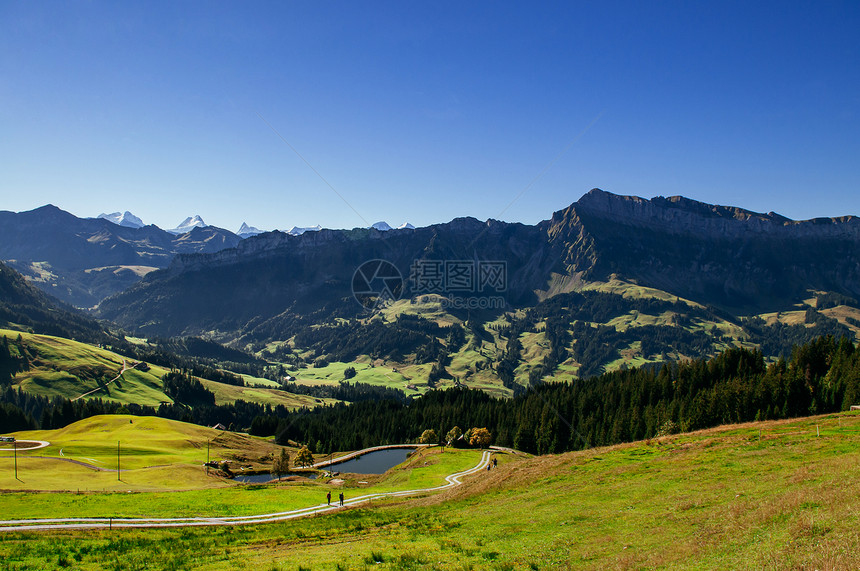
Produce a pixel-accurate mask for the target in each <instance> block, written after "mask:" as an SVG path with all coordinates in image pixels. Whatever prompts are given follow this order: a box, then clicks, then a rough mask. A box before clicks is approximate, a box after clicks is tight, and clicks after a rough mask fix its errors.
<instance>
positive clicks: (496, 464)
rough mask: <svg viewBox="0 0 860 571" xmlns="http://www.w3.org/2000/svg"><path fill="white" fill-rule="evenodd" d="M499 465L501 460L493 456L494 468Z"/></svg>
mask: <svg viewBox="0 0 860 571" xmlns="http://www.w3.org/2000/svg"><path fill="white" fill-rule="evenodd" d="M498 465H499V461H498V460H497V459H496V458H493V468H495V467H496V466H498Z"/></svg>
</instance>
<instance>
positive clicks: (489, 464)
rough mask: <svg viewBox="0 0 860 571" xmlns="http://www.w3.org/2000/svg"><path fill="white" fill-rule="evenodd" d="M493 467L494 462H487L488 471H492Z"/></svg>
mask: <svg viewBox="0 0 860 571" xmlns="http://www.w3.org/2000/svg"><path fill="white" fill-rule="evenodd" d="M492 467H493V463H492V462H487V472H489V471H490V468H492Z"/></svg>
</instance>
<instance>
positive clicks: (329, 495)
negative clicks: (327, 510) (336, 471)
mask: <svg viewBox="0 0 860 571" xmlns="http://www.w3.org/2000/svg"><path fill="white" fill-rule="evenodd" d="M325 499H326V501H327V502H328V505H331V492H329V493H327V494H326V495H325Z"/></svg>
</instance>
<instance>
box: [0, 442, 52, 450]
mask: <svg viewBox="0 0 860 571" xmlns="http://www.w3.org/2000/svg"><path fill="white" fill-rule="evenodd" d="M16 442H18V444H21V443H26V444H27V446H26V447H24V448H22V447H21V446H18V447H17V448H15V447H14V446H13V447H12V448H0V452H14V451H16V450H17V451H18V452H29V451H30V450H38V449H39V448H45V447H47V446H50V445H51V443H50V442H45V441H44V440H17V441H16Z"/></svg>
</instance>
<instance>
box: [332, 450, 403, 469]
mask: <svg viewBox="0 0 860 571" xmlns="http://www.w3.org/2000/svg"><path fill="white" fill-rule="evenodd" d="M414 451H415V449H414V448H386V449H385V450H375V451H373V452H368V453H367V454H362V455H361V456H358V457H357V458H353V459H352V460H347V461H346V462H339V463H336V464H332V465H331V466H329V465H328V464H325V465H324V466H320V467H321V468H323V469H325V470H331V471H334V472H346V473H348V474H383V473H385V471H386V470H388V469H389V468H393V467H394V466H397V465H398V464H400V463H401V462H403V461H405V460H406V458H408V457H409V455H410V454H411V453H412V452H414Z"/></svg>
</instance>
